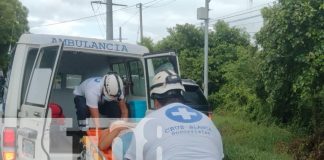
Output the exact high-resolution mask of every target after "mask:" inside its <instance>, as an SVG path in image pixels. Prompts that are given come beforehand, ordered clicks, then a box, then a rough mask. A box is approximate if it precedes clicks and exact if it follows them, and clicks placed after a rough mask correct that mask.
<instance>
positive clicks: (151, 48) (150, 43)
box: [138, 37, 154, 52]
mask: <svg viewBox="0 0 324 160" xmlns="http://www.w3.org/2000/svg"><path fill="white" fill-rule="evenodd" d="M138 44H140V45H143V46H145V47H147V48H148V50H149V51H150V52H153V51H154V42H153V39H152V38H150V37H143V42H141V43H138Z"/></svg>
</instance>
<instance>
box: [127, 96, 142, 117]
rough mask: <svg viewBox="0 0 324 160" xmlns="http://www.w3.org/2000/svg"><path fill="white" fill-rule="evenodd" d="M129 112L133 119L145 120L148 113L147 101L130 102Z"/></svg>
mask: <svg viewBox="0 0 324 160" xmlns="http://www.w3.org/2000/svg"><path fill="white" fill-rule="evenodd" d="M129 105H130V106H129V110H130V113H131V114H130V116H131V118H143V117H144V116H145V112H146V101H144V100H134V101H130V102H129Z"/></svg>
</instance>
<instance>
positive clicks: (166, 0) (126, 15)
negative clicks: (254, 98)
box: [20, 0, 273, 43]
mask: <svg viewBox="0 0 324 160" xmlns="http://www.w3.org/2000/svg"><path fill="white" fill-rule="evenodd" d="M20 1H21V2H22V4H23V5H24V6H26V7H27V8H28V9H29V16H28V20H29V26H30V28H31V29H30V31H31V32H32V33H45V34H61V35H73V36H86V37H96V38H104V37H105V33H104V32H105V27H104V25H105V23H106V20H105V16H104V15H103V16H98V17H97V19H96V18H88V19H83V20H80V21H73V22H69V23H61V24H57V25H49V26H43V25H47V24H53V23H56V22H62V21H68V20H73V19H78V18H81V17H87V16H91V15H93V14H94V12H93V10H92V8H91V5H90V3H91V0H20ZM103 1H104V0H103ZM150 1H152V0H127V1H126V0H118V1H117V0H114V1H113V2H114V3H120V4H126V5H128V6H132V5H134V4H136V3H139V2H142V3H143V4H146V3H148V2H150ZM249 1H250V0H211V2H210V9H211V10H210V18H211V19H213V18H217V17H221V16H225V15H228V14H230V13H233V12H237V11H240V10H247V9H248V8H249V7H256V6H258V5H260V4H265V3H268V2H271V1H273V0H254V1H253V5H252V6H249ZM152 4H153V5H152ZM204 5H205V0H157V1H154V2H152V3H149V4H147V5H144V6H143V28H144V35H145V36H149V37H151V38H153V39H154V41H155V42H156V41H158V40H161V39H162V38H163V37H165V36H166V35H167V31H166V29H167V28H170V27H174V26H175V25H176V24H184V23H191V24H196V25H199V24H200V23H201V22H202V21H201V20H197V18H196V10H197V8H199V7H203V6H204ZM146 7H149V8H146ZM93 8H94V11H95V13H96V14H99V13H104V12H105V6H104V5H99V4H93ZM121 8H123V7H120V6H114V9H113V10H116V9H121ZM259 8H260V7H259ZM137 13H138V8H136V7H130V8H128V9H124V10H120V11H116V12H114V13H113V14H114V37H115V38H117V37H118V35H119V34H118V30H119V29H118V28H119V26H121V25H122V27H123V28H122V34H123V38H126V39H127V40H126V41H127V42H131V43H136V41H137V40H139V33H138V28H139V14H137ZM247 16H248V15H242V16H237V17H235V18H244V17H247ZM235 18H232V19H231V20H235ZM255 21H256V20H255V19H250V20H245V21H242V22H237V23H234V24H231V25H237V26H238V25H239V24H244V23H245V24H246V23H252V22H254V23H255ZM258 21H260V20H258ZM261 24H262V23H259V24H258V23H255V24H253V25H252V24H246V25H244V26H243V27H246V28H247V30H248V31H251V32H255V31H256V30H257V29H258V28H259V27H260V25H261ZM254 30H255V31H254Z"/></svg>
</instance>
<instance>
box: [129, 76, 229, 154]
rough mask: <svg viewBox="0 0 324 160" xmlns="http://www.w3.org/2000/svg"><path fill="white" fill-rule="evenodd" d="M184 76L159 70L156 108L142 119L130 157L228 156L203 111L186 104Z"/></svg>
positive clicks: (152, 93) (154, 95) (155, 80)
mask: <svg viewBox="0 0 324 160" xmlns="http://www.w3.org/2000/svg"><path fill="white" fill-rule="evenodd" d="M184 91H185V89H184V87H183V85H182V81H181V78H180V77H179V76H178V75H177V74H176V73H174V72H173V71H171V70H164V71H160V72H159V73H157V74H156V75H155V76H154V78H153V85H152V86H151V91H150V96H151V98H152V99H153V100H154V107H155V109H156V110H155V111H153V112H151V113H150V114H148V115H147V116H146V117H145V118H144V119H142V120H141V121H140V122H139V124H137V126H136V128H135V129H134V130H133V132H134V136H133V138H132V141H131V144H130V146H129V148H128V150H127V152H126V154H125V158H126V159H129V160H138V159H141V160H152V159H154V160H155V159H161V160H162V159H163V160H173V159H177V160H188V159H199V160H217V159H222V158H223V157H224V154H223V145H222V139H221V135H220V133H219V131H218V130H217V128H216V127H215V125H214V123H213V122H212V121H211V120H210V119H209V118H208V117H207V116H206V115H205V114H203V113H201V112H199V111H197V110H194V109H192V108H190V107H188V106H186V105H184V104H183V103H182V99H183V98H182V94H183V92H184Z"/></svg>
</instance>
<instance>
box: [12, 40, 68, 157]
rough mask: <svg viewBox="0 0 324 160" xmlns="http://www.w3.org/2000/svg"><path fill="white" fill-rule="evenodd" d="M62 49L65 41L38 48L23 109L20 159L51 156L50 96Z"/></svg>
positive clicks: (19, 147)
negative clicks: (48, 115) (49, 129)
mask: <svg viewBox="0 0 324 160" xmlns="http://www.w3.org/2000/svg"><path fill="white" fill-rule="evenodd" d="M62 48H63V44H59V45H45V46H41V47H40V48H39V50H38V53H37V56H36V60H35V63H34V66H33V69H32V72H31V76H30V79H29V83H28V87H27V92H26V95H25V98H24V101H23V104H22V106H21V110H20V112H19V117H20V119H19V128H18V139H17V145H18V147H17V153H18V155H17V159H20V160H22V159H23V160H25V159H26V160H27V159H28V160H36V159H37V160H40V159H42V160H46V159H49V131H48V128H49V124H50V119H46V117H47V114H48V112H49V110H48V99H49V97H50V91H51V88H52V82H53V79H54V76H55V73H56V70H57V66H58V62H59V60H60V57H61V54H62Z"/></svg>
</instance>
